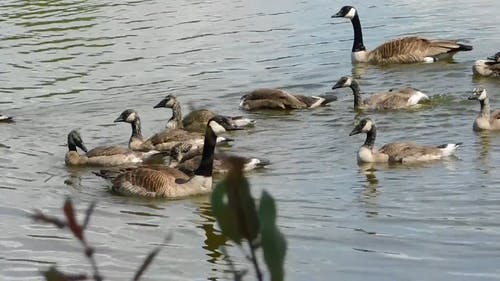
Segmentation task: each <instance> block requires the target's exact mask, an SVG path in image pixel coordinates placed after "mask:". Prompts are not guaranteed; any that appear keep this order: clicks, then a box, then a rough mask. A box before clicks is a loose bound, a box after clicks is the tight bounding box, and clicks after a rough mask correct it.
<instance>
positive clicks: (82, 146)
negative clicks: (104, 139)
mask: <svg viewBox="0 0 500 281" xmlns="http://www.w3.org/2000/svg"><path fill="white" fill-rule="evenodd" d="M78 147H79V148H81V149H82V150H83V151H85V153H87V152H88V151H89V150H88V149H87V147H85V145H84V144H83V143H80V144H78Z"/></svg>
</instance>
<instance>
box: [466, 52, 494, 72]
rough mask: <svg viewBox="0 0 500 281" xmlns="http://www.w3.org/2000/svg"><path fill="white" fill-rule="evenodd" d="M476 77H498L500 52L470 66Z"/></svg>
mask: <svg viewBox="0 0 500 281" xmlns="http://www.w3.org/2000/svg"><path fill="white" fill-rule="evenodd" d="M472 71H473V72H474V74H476V75H480V76H488V77H500V52H498V53H496V54H495V55H494V56H493V57H489V58H488V59H487V60H477V61H476V62H475V63H474V65H473V66H472Z"/></svg>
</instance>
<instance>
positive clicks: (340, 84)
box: [332, 76, 353, 90]
mask: <svg viewBox="0 0 500 281" xmlns="http://www.w3.org/2000/svg"><path fill="white" fill-rule="evenodd" d="M352 83H353V79H352V78H351V77H349V76H343V77H341V78H340V79H339V81H337V83H335V85H333V87H332V90H335V89H339V88H347V87H351V86H352Z"/></svg>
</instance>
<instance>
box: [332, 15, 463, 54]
mask: <svg viewBox="0 0 500 281" xmlns="http://www.w3.org/2000/svg"><path fill="white" fill-rule="evenodd" d="M332 18H348V19H349V20H351V23H352V26H353V28H354V43H353V45H352V53H351V60H352V62H353V63H359V62H368V63H374V64H393V63H415V62H434V61H436V60H438V59H443V58H450V57H452V56H453V55H454V54H455V53H456V52H458V51H470V50H472V46H470V45H464V44H459V43H457V41H456V40H441V39H439V40H429V39H425V38H422V37H416V36H412V37H403V38H398V39H394V40H391V41H389V42H386V43H384V44H382V45H380V46H378V47H377V48H375V49H374V50H372V51H368V50H366V48H365V45H364V44H363V33H362V31H361V23H360V21H359V16H358V11H357V10H356V8H354V7H352V6H344V7H342V9H340V11H338V12H337V13H336V14H335V15H333V16H332Z"/></svg>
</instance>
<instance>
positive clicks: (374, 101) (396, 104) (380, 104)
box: [364, 92, 411, 109]
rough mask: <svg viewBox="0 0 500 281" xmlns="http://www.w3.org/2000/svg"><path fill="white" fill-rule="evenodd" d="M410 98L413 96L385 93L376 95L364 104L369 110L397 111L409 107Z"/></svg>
mask: <svg viewBox="0 0 500 281" xmlns="http://www.w3.org/2000/svg"><path fill="white" fill-rule="evenodd" d="M410 97H411V95H410V94H409V93H401V92H383V93H378V94H374V95H372V96H371V97H370V98H368V99H365V100H364V103H365V105H367V107H369V108H377V109H397V108H402V107H407V103H408V99H409V98H410Z"/></svg>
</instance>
